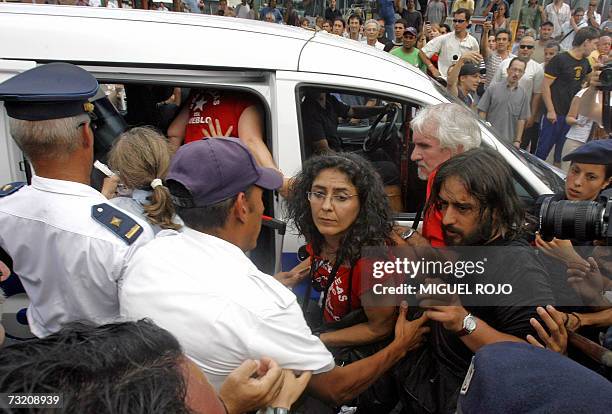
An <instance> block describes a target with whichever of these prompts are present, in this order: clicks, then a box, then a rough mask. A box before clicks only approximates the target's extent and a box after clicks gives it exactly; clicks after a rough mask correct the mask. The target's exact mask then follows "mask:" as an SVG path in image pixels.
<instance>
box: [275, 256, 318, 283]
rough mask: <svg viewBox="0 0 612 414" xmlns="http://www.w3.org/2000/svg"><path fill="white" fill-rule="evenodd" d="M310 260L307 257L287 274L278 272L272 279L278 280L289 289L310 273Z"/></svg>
mask: <svg viewBox="0 0 612 414" xmlns="http://www.w3.org/2000/svg"><path fill="white" fill-rule="evenodd" d="M311 260H312V259H311V258H310V257H309V258H308V259H306V260H304V261H303V262H300V263H299V264H298V265H297V266H295V267H294V268H293V269H291V270H290V271H288V272H278V273H277V274H275V275H274V279H276V280H278V281H279V282H281V283H282V284H283V285H285V286H287V287H289V288H291V287H293V286H295V285H297V284H298V283H300V282H301V281H302V280H304V278H306V277H307V276H308V274H309V273H310V263H311Z"/></svg>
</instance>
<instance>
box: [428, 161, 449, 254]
mask: <svg viewBox="0 0 612 414" xmlns="http://www.w3.org/2000/svg"><path fill="white" fill-rule="evenodd" d="M437 173H438V169H437V168H436V169H435V170H434V171H432V173H431V174H429V178H428V179H427V198H426V200H429V195H430V194H431V187H432V186H433V182H434V179H435V178H436V174H437ZM423 237H425V238H426V239H427V240H429V243H431V245H432V246H433V247H445V246H446V243H445V242H444V235H443V233H442V212H441V211H440V210H438V209H430V210H428V211H426V212H425V215H424V217H423Z"/></svg>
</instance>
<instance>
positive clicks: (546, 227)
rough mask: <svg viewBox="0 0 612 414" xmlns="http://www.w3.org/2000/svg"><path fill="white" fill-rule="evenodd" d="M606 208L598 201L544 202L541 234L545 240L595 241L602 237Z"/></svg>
mask: <svg viewBox="0 0 612 414" xmlns="http://www.w3.org/2000/svg"><path fill="white" fill-rule="evenodd" d="M603 211H604V206H602V205H601V204H599V203H597V202H596V201H568V200H559V201H554V200H553V199H552V198H548V199H546V200H544V202H543V203H542V207H541V209H540V233H541V235H542V238H544V240H550V239H552V238H553V237H556V238H558V239H563V240H567V239H577V240H583V241H587V240H595V239H598V238H600V237H602V234H603V229H602V223H603V220H602V218H603Z"/></svg>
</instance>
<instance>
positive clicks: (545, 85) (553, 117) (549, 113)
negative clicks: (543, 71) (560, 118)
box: [542, 75, 557, 124]
mask: <svg viewBox="0 0 612 414" xmlns="http://www.w3.org/2000/svg"><path fill="white" fill-rule="evenodd" d="M555 79H556V78H553V77H551V76H549V75H544V81H543V82H542V99H543V100H544V105H546V118H547V119H548V120H549V121H550V122H551V123H553V124H554V123H555V122H557V114H556V112H555V106H554V105H553V101H552V95H551V93H550V85H552V83H553V82H554V81H555Z"/></svg>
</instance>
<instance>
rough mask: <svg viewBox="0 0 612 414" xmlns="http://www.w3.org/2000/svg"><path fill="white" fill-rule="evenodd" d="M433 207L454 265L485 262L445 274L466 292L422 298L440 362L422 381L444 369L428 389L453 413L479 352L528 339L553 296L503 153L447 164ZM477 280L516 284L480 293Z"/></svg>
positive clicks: (483, 152)
mask: <svg viewBox="0 0 612 414" xmlns="http://www.w3.org/2000/svg"><path fill="white" fill-rule="evenodd" d="M427 208H428V210H432V209H433V210H436V211H439V212H440V213H441V215H442V232H443V237H444V241H445V242H446V245H447V246H451V249H450V250H453V251H454V253H455V254H456V255H457V257H459V258H460V259H459V260H454V262H455V263H456V264H459V263H469V262H471V263H472V264H474V263H479V262H478V261H482V262H481V263H483V271H482V272H481V273H478V272H477V273H474V274H465V277H461V278H460V276H461V275H459V274H458V273H457V272H455V273H453V274H450V275H446V276H442V278H444V280H445V282H444V283H446V284H448V285H449V286H450V285H453V284H454V283H453V282H455V283H457V285H464V286H470V289H469V290H468V291H467V292H465V291H464V292H461V293H459V294H457V295H448V296H446V297H442V296H440V295H435V296H434V295H423V296H421V297H420V298H419V300H420V301H419V306H420V307H421V308H423V309H425V312H424V314H425V315H426V316H427V317H428V319H430V320H432V321H434V322H433V323H432V325H431V334H430V336H429V338H428V346H429V350H430V351H431V352H432V353H433V355H434V360H435V361H436V362H435V363H434V364H433V365H432V366H430V367H429V370H431V371H429V370H428V371H427V373H422V375H421V374H419V375H418V378H427V379H429V378H432V376H435V375H436V372H438V373H441V374H440V375H439V377H440V378H439V380H437V381H434V382H433V384H432V389H431V390H430V391H431V393H432V394H433V395H435V396H436V397H437V401H438V404H439V406H438V407H437V410H436V411H435V412H454V408H455V404H456V401H457V396H458V395H459V390H460V388H461V383H462V381H463V378H464V376H465V374H466V373H467V371H468V367H469V365H470V361H471V359H472V356H473V355H474V353H475V352H477V351H478V350H479V349H481V348H482V347H484V346H485V345H489V344H493V343H497V342H525V338H526V337H527V335H533V332H535V331H534V329H533V328H532V324H533V323H535V319H536V318H538V317H539V316H540V312H541V311H544V309H541V310H536V308H537V306H538V305H540V306H544V305H547V304H551V303H553V300H554V299H553V295H552V292H551V289H550V285H549V283H548V280H547V273H546V271H545V269H544V267H543V266H542V265H541V263H540V262H539V260H538V259H537V257H536V255H535V253H534V251H533V249H532V248H531V247H530V245H529V243H528V242H527V241H526V240H525V239H524V238H523V236H522V233H521V227H520V224H521V223H522V222H523V218H524V214H525V211H524V208H523V206H522V203H521V201H520V199H519V197H518V195H517V193H516V190H515V188H514V184H513V180H512V170H511V169H510V167H509V166H508V164H507V163H506V161H505V160H504V159H503V158H502V157H501V156H500V155H499V154H498V153H497V152H495V151H494V150H492V149H483V148H476V149H473V150H470V151H467V152H465V153H463V154H459V155H457V156H455V157H453V158H451V159H450V160H449V161H447V162H445V163H444V164H442V166H440V168H439V169H438V172H437V174H436V177H435V179H434V181H433V184H432V187H431V194H430V197H429V200H428V201H427ZM464 246H473V247H471V249H466V248H465V247H464ZM476 246H478V247H476ZM445 251H447V250H444V251H443V252H445ZM457 269H458V268H457ZM427 282H433V281H432V280H427V279H426V283H427ZM478 284H489V285H494V286H499V285H501V284H505V285H510V286H511V287H512V289H511V291H510V292H508V291H506V292H504V293H499V292H495V293H491V292H488V294H477V292H478V290H477V289H478V288H477V286H478ZM475 292H476V294H475ZM416 369H419V368H418V367H417V368H416ZM468 375H469V374H468Z"/></svg>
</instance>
